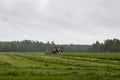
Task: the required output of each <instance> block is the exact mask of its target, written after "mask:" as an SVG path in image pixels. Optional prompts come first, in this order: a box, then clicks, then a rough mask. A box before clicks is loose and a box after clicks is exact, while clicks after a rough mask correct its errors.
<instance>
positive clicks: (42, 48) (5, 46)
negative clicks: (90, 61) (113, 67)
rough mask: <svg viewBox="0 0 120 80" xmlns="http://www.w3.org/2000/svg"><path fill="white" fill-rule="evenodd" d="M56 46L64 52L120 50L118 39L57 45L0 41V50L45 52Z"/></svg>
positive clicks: (28, 41) (25, 41)
mask: <svg viewBox="0 0 120 80" xmlns="http://www.w3.org/2000/svg"><path fill="white" fill-rule="evenodd" d="M56 46H57V47H60V48H61V49H62V50H63V51H64V52H120V40H119V39H107V40H105V41H104V43H100V42H99V41H96V43H94V44H92V45H74V44H70V45H67V44H66V45H57V44H55V43H54V42H47V43H44V42H39V41H31V40H23V41H0V52H46V51H52V50H53V49H54V47H56Z"/></svg>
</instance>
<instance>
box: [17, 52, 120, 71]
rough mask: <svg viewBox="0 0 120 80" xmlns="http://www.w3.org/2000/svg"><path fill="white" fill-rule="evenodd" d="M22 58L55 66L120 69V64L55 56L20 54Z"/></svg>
mask: <svg viewBox="0 0 120 80" xmlns="http://www.w3.org/2000/svg"><path fill="white" fill-rule="evenodd" d="M19 55H20V56H22V57H25V58H29V59H32V60H35V61H43V62H48V63H51V64H52V63H54V64H61V65H69V66H70V65H71V66H77V67H81V66H84V67H100V68H111V69H118V70H119V69H120V66H119V64H118V65H117V64H116V65H114V64H109V63H108V64H106V63H98V62H97V61H93V62H90V61H88V60H75V59H68V58H64V57H60V56H58V55H57V56H54V55H50V56H49V55H39V56H38V55H24V54H19Z"/></svg>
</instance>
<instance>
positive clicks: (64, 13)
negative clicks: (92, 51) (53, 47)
mask: <svg viewBox="0 0 120 80" xmlns="http://www.w3.org/2000/svg"><path fill="white" fill-rule="evenodd" d="M112 38H118V39H120V0H0V41H1V40H2V41H3V40H5V41H11V40H24V39H29V40H38V41H43V42H47V41H54V42H55V43H57V44H70V43H72V44H77V43H78V44H92V43H94V42H95V41H96V40H99V41H100V42H103V41H104V40H105V39H112Z"/></svg>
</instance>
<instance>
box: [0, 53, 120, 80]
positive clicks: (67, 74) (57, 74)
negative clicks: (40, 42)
mask: <svg viewBox="0 0 120 80" xmlns="http://www.w3.org/2000/svg"><path fill="white" fill-rule="evenodd" d="M0 80H120V53H64V54H56V55H53V54H51V55H50V54H49V55H45V54H44V53H39V52H34V53H33V52H30V53H29V52H27V53H25V52H21V53H20V52H16V53H15V52H6V53H5V52H1V53H0Z"/></svg>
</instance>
